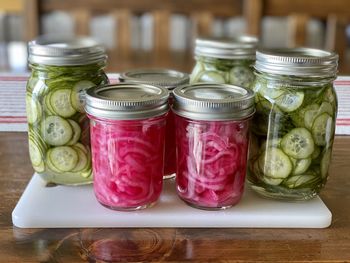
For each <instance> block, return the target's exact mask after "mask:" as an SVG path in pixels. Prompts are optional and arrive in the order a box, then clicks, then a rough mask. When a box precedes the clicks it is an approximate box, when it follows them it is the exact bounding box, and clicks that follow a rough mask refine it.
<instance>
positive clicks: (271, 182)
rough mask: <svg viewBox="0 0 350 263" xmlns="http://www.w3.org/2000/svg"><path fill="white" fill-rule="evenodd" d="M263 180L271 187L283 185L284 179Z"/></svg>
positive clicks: (269, 178)
mask: <svg viewBox="0 0 350 263" xmlns="http://www.w3.org/2000/svg"><path fill="white" fill-rule="evenodd" d="M262 180H263V181H264V182H265V183H266V184H269V185H279V184H281V183H282V182H283V179H282V178H271V177H268V176H263V177H262Z"/></svg>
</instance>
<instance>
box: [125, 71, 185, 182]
mask: <svg viewBox="0 0 350 263" xmlns="http://www.w3.org/2000/svg"><path fill="white" fill-rule="evenodd" d="M119 79H120V81H126V82H132V83H144V84H151V85H156V86H160V87H163V88H166V89H168V90H169V92H170V96H169V105H170V106H171V105H172V103H173V96H172V90H173V89H174V88H176V87H178V86H180V85H184V84H188V82H189V80H190V77H189V75H188V74H186V73H183V72H179V71H175V70H170V69H136V70H131V71H126V72H123V73H122V74H120V77H119ZM175 172H176V140H175V118H174V114H173V113H172V112H171V111H169V114H168V116H167V121H166V133H165V157H164V177H163V179H170V178H174V177H175Z"/></svg>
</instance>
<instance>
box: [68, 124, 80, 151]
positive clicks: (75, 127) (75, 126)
mask: <svg viewBox="0 0 350 263" xmlns="http://www.w3.org/2000/svg"><path fill="white" fill-rule="evenodd" d="M68 122H69V124H70V125H71V127H72V130H73V136H72V138H71V139H70V140H69V142H68V143H67V145H73V144H76V143H77V142H78V141H79V138H80V135H81V128H80V126H79V124H78V123H76V122H75V121H73V120H68Z"/></svg>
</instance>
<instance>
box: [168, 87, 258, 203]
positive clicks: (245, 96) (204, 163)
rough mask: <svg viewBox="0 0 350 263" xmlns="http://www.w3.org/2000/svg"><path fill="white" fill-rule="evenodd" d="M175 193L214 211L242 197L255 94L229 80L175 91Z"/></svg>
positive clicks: (189, 201)
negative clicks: (230, 82)
mask: <svg viewBox="0 0 350 263" xmlns="http://www.w3.org/2000/svg"><path fill="white" fill-rule="evenodd" d="M173 93H174V105H173V111H174V113H175V115H176V118H175V121H176V141H177V171H176V189H177V193H178V196H179V197H180V198H181V199H182V200H183V201H185V202H186V203H187V204H189V205H190V206H193V207H196V208H200V209H208V210H217V209H226V208H229V207H231V206H233V205H235V204H236V203H238V202H239V200H240V199H241V196H242V193H243V189H244V181H245V176H246V166H247V151H248V143H249V130H248V128H249V122H250V119H251V117H252V115H253V114H254V112H255V108H254V93H253V92H252V91H251V90H248V89H246V88H242V87H238V86H234V85H230V84H210V83H198V84H193V85H187V86H182V87H179V88H176V89H175V90H174V92H173Z"/></svg>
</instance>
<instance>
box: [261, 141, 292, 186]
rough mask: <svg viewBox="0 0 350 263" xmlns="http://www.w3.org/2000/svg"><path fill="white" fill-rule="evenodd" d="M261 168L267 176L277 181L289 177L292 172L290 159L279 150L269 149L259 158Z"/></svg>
mask: <svg viewBox="0 0 350 263" xmlns="http://www.w3.org/2000/svg"><path fill="white" fill-rule="evenodd" d="M259 166H260V167H261V169H262V172H263V173H264V175H265V176H267V177H271V178H275V179H276V178H277V179H283V178H286V177H288V175H289V174H290V173H291V172H292V168H293V166H292V163H291V161H290V159H289V157H288V156H287V155H286V154H285V153H284V152H283V151H281V150H280V149H278V148H274V147H271V148H268V149H266V151H265V152H264V153H263V154H262V155H261V156H260V158H259Z"/></svg>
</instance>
